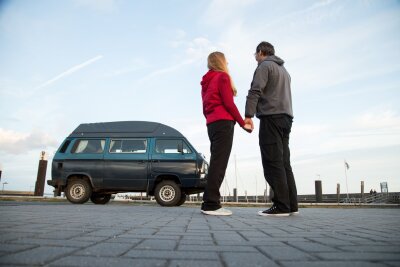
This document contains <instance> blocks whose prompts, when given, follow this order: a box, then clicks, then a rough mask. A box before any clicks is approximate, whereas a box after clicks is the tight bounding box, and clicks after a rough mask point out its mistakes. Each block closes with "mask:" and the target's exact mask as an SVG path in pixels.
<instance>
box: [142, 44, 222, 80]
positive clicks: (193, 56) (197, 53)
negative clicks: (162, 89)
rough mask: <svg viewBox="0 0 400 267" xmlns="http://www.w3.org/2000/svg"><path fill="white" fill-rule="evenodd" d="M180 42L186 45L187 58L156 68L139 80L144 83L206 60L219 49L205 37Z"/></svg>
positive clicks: (185, 56) (185, 55)
mask: <svg viewBox="0 0 400 267" xmlns="http://www.w3.org/2000/svg"><path fill="white" fill-rule="evenodd" d="M180 42H181V44H182V45H184V46H185V47H184V49H185V54H184V55H183V56H184V58H185V60H182V61H181V62H179V63H176V64H173V65H171V66H169V67H165V68H161V69H157V70H154V71H153V72H151V73H149V74H147V75H146V76H144V77H143V78H142V79H140V80H139V81H138V82H139V83H142V82H145V81H148V80H151V79H154V78H155V77H158V76H160V75H164V74H167V73H170V72H174V71H177V70H179V69H181V68H182V67H185V66H187V65H190V64H193V63H195V62H198V61H199V60H204V59H205V58H207V56H208V54H209V53H210V52H212V51H214V50H216V49H217V46H216V45H214V44H213V43H212V42H211V41H210V40H208V39H207V38H204V37H197V38H194V39H193V40H191V41H188V42H186V41H183V40H180ZM181 44H180V45H181Z"/></svg>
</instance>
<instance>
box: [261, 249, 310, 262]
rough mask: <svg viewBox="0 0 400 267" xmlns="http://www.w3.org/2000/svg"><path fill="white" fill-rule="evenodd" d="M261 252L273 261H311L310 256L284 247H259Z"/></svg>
mask: <svg viewBox="0 0 400 267" xmlns="http://www.w3.org/2000/svg"><path fill="white" fill-rule="evenodd" d="M259 248H260V249H261V251H263V252H264V253H265V254H266V255H268V256H269V257H270V258H271V259H273V260H311V259H313V258H314V257H312V256H311V255H310V254H307V253H305V252H303V251H300V250H298V249H295V248H292V247H289V246H285V247H266V246H259Z"/></svg>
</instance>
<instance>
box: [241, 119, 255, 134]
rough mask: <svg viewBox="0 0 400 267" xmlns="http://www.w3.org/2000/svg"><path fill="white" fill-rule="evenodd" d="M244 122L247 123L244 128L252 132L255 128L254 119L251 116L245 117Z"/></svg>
mask: <svg viewBox="0 0 400 267" xmlns="http://www.w3.org/2000/svg"><path fill="white" fill-rule="evenodd" d="M244 123H245V125H244V126H243V129H244V130H245V131H246V132H248V133H251V132H252V131H253V129H254V124H253V120H252V119H251V118H245V119H244Z"/></svg>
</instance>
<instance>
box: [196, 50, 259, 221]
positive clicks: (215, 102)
mask: <svg viewBox="0 0 400 267" xmlns="http://www.w3.org/2000/svg"><path fill="white" fill-rule="evenodd" d="M207 66H208V69H209V71H208V72H207V73H206V74H205V75H204V76H203V79H202V81H201V88H202V90H201V96H202V99H203V114H204V116H205V117H206V120H207V131H208V137H209V138H210V142H211V159H210V167H209V169H208V176H207V185H206V188H205V191H204V195H203V203H202V205H201V212H202V213H204V214H207V215H232V212H231V211H230V210H227V209H223V208H222V207H221V202H220V197H221V195H220V192H219V188H220V187H221V184H222V181H223V180H224V176H225V171H226V167H227V165H228V160H229V155H230V153H231V149H232V141H233V132H234V126H235V123H236V122H237V123H239V125H240V126H241V127H242V128H243V129H245V130H246V131H248V132H251V131H252V127H251V125H249V124H245V122H244V120H243V118H242V117H241V115H240V113H239V111H238V109H237V107H236V105H235V103H234V102H233V96H236V94H237V91H236V88H235V86H234V84H233V82H232V78H231V77H230V75H229V72H228V67H227V62H226V59H225V56H224V54H223V53H221V52H213V53H211V54H210V55H209V56H208V64H207Z"/></svg>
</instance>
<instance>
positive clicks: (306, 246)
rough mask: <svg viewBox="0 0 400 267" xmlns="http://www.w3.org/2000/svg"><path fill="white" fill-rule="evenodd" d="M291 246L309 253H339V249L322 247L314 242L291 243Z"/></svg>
mask: <svg viewBox="0 0 400 267" xmlns="http://www.w3.org/2000/svg"><path fill="white" fill-rule="evenodd" d="M289 245H291V246H294V247H296V248H298V249H299V250H302V251H307V252H338V251H340V250H338V249H337V248H334V247H330V246H327V245H322V244H319V243H314V242H306V241H303V242H289Z"/></svg>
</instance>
